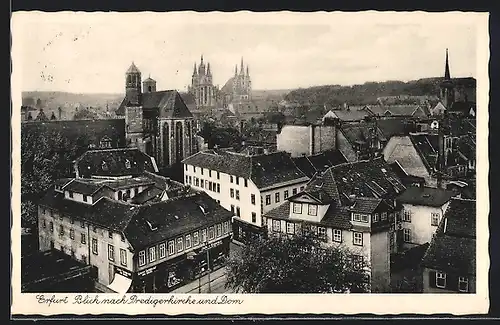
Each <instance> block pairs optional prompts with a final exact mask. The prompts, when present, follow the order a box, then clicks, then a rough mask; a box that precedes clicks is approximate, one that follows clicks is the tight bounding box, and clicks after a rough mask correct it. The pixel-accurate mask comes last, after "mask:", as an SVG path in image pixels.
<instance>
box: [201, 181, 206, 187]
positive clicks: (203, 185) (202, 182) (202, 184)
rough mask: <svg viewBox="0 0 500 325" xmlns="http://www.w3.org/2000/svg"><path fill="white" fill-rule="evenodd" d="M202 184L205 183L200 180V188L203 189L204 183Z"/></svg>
mask: <svg viewBox="0 0 500 325" xmlns="http://www.w3.org/2000/svg"><path fill="white" fill-rule="evenodd" d="M204 182H205V181H204V180H202V179H200V187H205V183H204Z"/></svg>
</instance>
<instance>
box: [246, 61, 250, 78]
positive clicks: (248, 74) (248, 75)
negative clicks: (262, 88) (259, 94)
mask: <svg viewBox="0 0 500 325" xmlns="http://www.w3.org/2000/svg"><path fill="white" fill-rule="evenodd" d="M247 77H250V73H248V64H247Z"/></svg>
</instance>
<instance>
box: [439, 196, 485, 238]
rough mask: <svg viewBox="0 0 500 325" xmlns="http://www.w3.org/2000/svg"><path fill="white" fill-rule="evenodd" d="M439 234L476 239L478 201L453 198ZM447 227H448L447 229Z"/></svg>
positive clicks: (440, 226)
mask: <svg viewBox="0 0 500 325" xmlns="http://www.w3.org/2000/svg"><path fill="white" fill-rule="evenodd" d="M444 217H445V218H446V219H447V221H446V224H445V223H444V222H443V223H441V224H440V225H439V227H438V230H437V232H439V233H444V234H446V235H449V236H457V237H470V238H475V237H476V200H468V199H460V198H452V199H451V201H450V204H449V206H448V208H447V209H446V211H445V214H444ZM445 226H446V227H445Z"/></svg>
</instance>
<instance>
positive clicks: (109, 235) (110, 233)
mask: <svg viewBox="0 0 500 325" xmlns="http://www.w3.org/2000/svg"><path fill="white" fill-rule="evenodd" d="M108 237H109V238H111V239H113V233H112V232H111V231H108Z"/></svg>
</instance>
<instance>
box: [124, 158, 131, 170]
mask: <svg viewBox="0 0 500 325" xmlns="http://www.w3.org/2000/svg"><path fill="white" fill-rule="evenodd" d="M125 168H127V169H130V160H128V159H125Z"/></svg>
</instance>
